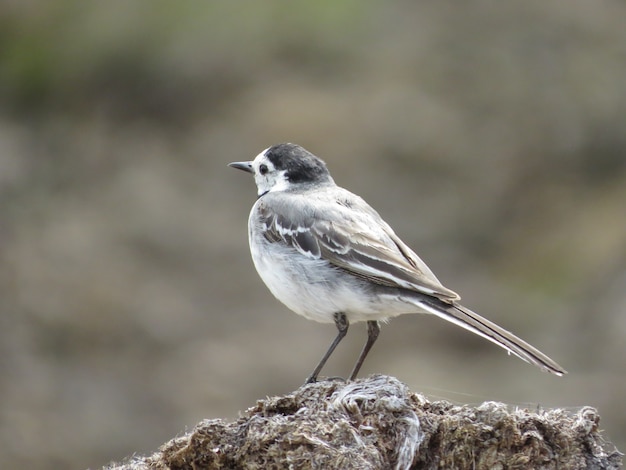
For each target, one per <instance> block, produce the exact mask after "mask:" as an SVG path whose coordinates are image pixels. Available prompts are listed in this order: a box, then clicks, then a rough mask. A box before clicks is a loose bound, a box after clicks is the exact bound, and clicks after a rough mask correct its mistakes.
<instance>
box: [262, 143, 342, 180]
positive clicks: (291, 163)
mask: <svg viewBox="0 0 626 470" xmlns="http://www.w3.org/2000/svg"><path fill="white" fill-rule="evenodd" d="M265 156H267V158H269V160H270V161H271V162H272V164H273V165H274V168H276V169H277V170H286V172H285V176H286V177H287V178H288V179H289V181H290V182H292V183H307V182H313V181H315V182H322V181H328V180H331V178H330V173H329V172H328V169H327V168H326V164H325V163H324V162H323V161H322V160H321V159H320V158H318V157H316V156H315V155H313V154H312V153H311V152H309V151H308V150H305V149H304V148H302V147H300V146H299V145H296V144H290V143H283V144H276V145H273V146H272V147H270V148H269V149H267V151H266V152H265Z"/></svg>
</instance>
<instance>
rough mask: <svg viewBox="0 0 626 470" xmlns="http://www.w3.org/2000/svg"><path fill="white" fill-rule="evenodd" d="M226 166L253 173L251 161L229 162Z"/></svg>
mask: <svg viewBox="0 0 626 470" xmlns="http://www.w3.org/2000/svg"><path fill="white" fill-rule="evenodd" d="M228 166H230V167H232V168H237V169H238V170H243V171H247V172H248V173H254V170H253V169H252V162H232V163H229V164H228Z"/></svg>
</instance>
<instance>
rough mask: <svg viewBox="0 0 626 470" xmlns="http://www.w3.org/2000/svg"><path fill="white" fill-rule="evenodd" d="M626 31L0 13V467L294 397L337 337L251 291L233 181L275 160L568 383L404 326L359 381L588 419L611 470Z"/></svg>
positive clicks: (472, 8)
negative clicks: (294, 160) (324, 167)
mask: <svg viewBox="0 0 626 470" xmlns="http://www.w3.org/2000/svg"><path fill="white" fill-rule="evenodd" d="M624 24H626V5H625V4H624V3H623V2H616V1H615V2H612V1H606V2H604V1H601V2H584V1H573V2H569V3H568V5H567V7H566V8H564V7H563V5H562V4H558V3H553V2H543V1H538V0H537V1H527V2H515V3H508V2H507V3H503V4H500V3H497V2H481V1H476V2H469V3H463V4H458V3H456V2H451V1H442V2H436V3H426V2H409V1H398V2H387V3H382V2H373V1H358V2H357V1H339V2H337V1H330V0H327V1H319V2H315V3H303V2H281V1H268V2H262V3H261V2H243V3H242V2H188V1H183V2H171V1H158V0H151V1H135V2H123V1H119V0H112V1H108V2H97V3H96V2H79V1H70V0H59V1H56V2H43V1H34V0H30V1H21V2H11V1H6V2H3V3H2V5H1V6H0V198H1V204H0V299H1V301H0V307H1V310H0V467H1V468H29V469H56V468H87V467H90V468H98V467H101V466H102V465H104V464H106V463H108V462H109V461H111V460H120V459H122V458H124V457H125V456H128V455H130V454H132V453H133V452H139V453H146V452H150V451H152V450H155V449H156V448H157V447H158V446H159V445H160V444H161V443H162V442H164V441H165V440H167V439H169V438H171V437H173V436H174V435H176V434H177V433H179V432H182V431H184V430H185V429H188V428H190V427H192V426H193V425H194V424H195V423H197V422H198V421H200V420H202V419H204V418H225V419H229V420H232V419H235V418H236V417H237V415H238V412H239V411H242V410H245V409H246V408H247V407H249V406H252V405H253V404H254V403H255V400H256V399H260V398H263V397H265V396H267V395H276V394H285V393H288V392H290V391H292V390H294V389H296V388H297V387H299V386H300V385H301V384H302V382H303V381H304V379H305V378H306V377H307V375H308V374H309V373H310V372H311V370H312V368H313V367H314V366H315V364H316V363H317V361H318V360H319V358H320V357H321V355H322V353H323V352H324V351H325V350H326V348H327V347H328V345H329V344H330V342H331V340H332V338H333V337H334V335H335V328H334V326H332V325H322V324H316V323H312V322H309V321H306V320H304V319H302V318H299V317H298V316H297V315H295V314H292V313H291V312H289V311H288V310H287V309H286V308H285V307H283V306H282V305H281V304H279V303H278V302H277V301H276V300H275V299H274V298H273V297H272V296H271V294H270V293H269V292H268V291H267V290H266V288H265V286H264V285H263V284H262V282H261V281H260V279H259V278H258V277H257V275H256V272H255V271H254V268H253V266H252V262H251V260H250V256H249V251H248V246H247V233H246V230H247V229H246V223H247V217H248V212H249V209H250V207H251V205H252V204H253V202H254V200H255V198H256V189H255V187H254V183H253V181H252V178H250V176H249V175H246V174H244V173H241V172H237V171H234V170H232V169H229V168H227V166H226V165H227V163H228V162H231V161H235V160H248V159H252V158H254V156H256V155H257V154H258V153H259V152H260V151H262V150H263V149H265V148H267V147H269V146H270V145H272V144H274V143H277V142H282V141H291V142H296V143H299V144H301V145H303V146H305V147H306V148H307V149H309V150H311V151H312V152H314V153H316V154H317V155H318V156H320V157H322V158H324V159H325V160H326V162H327V164H328V166H329V168H330V170H331V172H332V174H333V176H334V178H335V180H336V181H337V182H338V183H339V184H340V185H342V186H344V187H346V188H348V189H350V190H352V191H353V192H356V193H358V194H360V195H361V196H363V197H364V198H365V199H366V200H367V201H368V202H369V203H370V204H371V205H372V206H374V207H375V208H376V209H377V210H378V211H379V212H380V213H381V214H382V215H383V217H384V218H385V219H386V220H387V221H388V222H389V223H390V224H391V225H392V226H393V227H394V228H395V229H396V232H397V233H398V234H399V235H400V236H401V237H402V238H403V240H404V241H405V242H407V243H408V244H409V245H410V246H412V247H413V248H414V249H415V250H416V251H417V252H418V253H419V254H420V255H421V256H422V258H424V260H425V261H426V262H427V263H428V264H429V265H430V266H431V268H432V269H433V270H434V271H435V273H436V274H437V275H438V277H439V278H440V279H441V280H442V282H443V283H444V284H445V285H447V286H449V287H450V288H452V289H454V290H456V291H457V292H459V293H460V294H461V295H462V296H463V301H464V303H465V304H466V305H467V306H469V307H471V308H473V309H474V310H476V311H478V312H480V313H482V314H483V315H485V316H487V317H488V318H490V319H491V320H493V321H495V322H497V323H499V324H500V325H502V326H504V327H506V328H508V329H510V330H512V331H513V332H515V333H516V334H518V335H519V336H521V337H522V338H524V339H526V340H527V341H529V342H530V343H531V344H533V345H535V346H537V347H538V348H540V349H541V350H542V351H544V352H546V353H547V354H548V355H550V356H551V357H553V358H554V359H555V360H557V362H559V363H560V364H562V365H563V366H564V367H565V368H566V369H568V371H569V374H568V375H567V376H565V377H563V378H557V377H553V376H549V375H548V374H544V373H541V372H540V371H539V370H538V369H535V368H533V367H531V366H529V365H527V364H525V363H523V362H522V361H520V360H518V359H517V358H514V357H508V356H507V354H506V353H505V352H504V351H502V350H501V349H499V348H497V347H495V346H493V345H492V344H490V343H488V342H486V341H484V340H482V339H480V338H477V337H474V336H472V335H471V334H469V333H466V332H465V331H464V330H461V329H459V328H457V327H455V326H453V325H449V324H445V323H444V322H442V321H441V320H439V319H437V318H431V317H427V316H415V315H406V316H403V317H400V318H398V319H395V320H393V321H392V322H390V323H389V324H388V325H385V326H384V327H383V329H382V333H381V336H380V339H379V341H378V343H377V344H376V346H375V347H374V349H373V351H372V353H371V354H370V356H369V358H368V360H367V361H366V363H365V366H364V368H363V370H362V374H363V375H367V374H371V373H384V374H388V375H393V376H395V377H398V378H399V379H400V380H401V381H403V382H405V383H406V384H408V385H409V387H410V388H411V389H412V390H413V391H416V392H421V393H424V394H426V395H427V396H429V397H430V398H433V399H449V400H453V401H455V402H460V403H480V402H482V401H485V400H496V401H502V402H505V403H508V404H510V405H512V406H529V407H532V408H536V407H537V406H540V407H565V408H568V409H571V410H577V409H578V408H579V407H580V406H582V405H591V406H594V407H597V408H598V409H599V412H600V415H601V416H602V422H601V427H602V428H603V429H605V431H606V436H607V438H608V439H610V440H612V441H613V442H614V443H615V444H617V445H618V447H619V448H621V449H622V450H624V449H626V408H625V407H624V396H625V395H626V360H625V358H626V342H625V341H624V337H625V336H626V316H625V315H624V313H625V311H626V250H625V246H626V216H625V215H626V210H625V207H626V120H625V117H624V116H626V28H624ZM364 341H365V327H364V325H363V324H357V325H354V326H353V327H352V328H351V331H350V334H349V335H348V337H347V338H346V340H345V341H344V343H342V345H341V346H340V347H339V348H338V350H337V351H336V353H335V355H334V356H333V357H332V359H331V361H330V362H329V364H328V366H327V368H326V369H325V370H324V372H325V373H326V374H328V375H343V376H345V375H346V374H348V372H349V371H350V369H351V367H352V365H353V363H354V361H355V359H356V357H357V355H358V352H359V350H360V348H361V346H362V344H363V343H364Z"/></svg>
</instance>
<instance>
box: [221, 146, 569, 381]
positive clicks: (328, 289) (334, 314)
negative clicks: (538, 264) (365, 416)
mask: <svg viewBox="0 0 626 470" xmlns="http://www.w3.org/2000/svg"><path fill="white" fill-rule="evenodd" d="M228 166H230V167H232V168H235V169H239V170H243V171H245V172H247V173H251V174H252V175H253V176H254V180H255V183H256V187H257V196H258V197H257V200H256V202H255V203H254V205H253V206H252V210H251V211H250V216H249V218H248V240H249V245H250V253H251V255H252V260H253V263H254V266H255V268H256V270H257V272H258V274H259V276H260V277H261V279H262V280H263V282H264V283H265V285H266V286H267V287H268V289H269V290H270V292H271V293H272V294H273V295H274V296H275V297H276V298H277V299H278V300H279V301H280V302H282V303H283V304H284V305H285V306H286V307H287V308H289V309H290V310H292V311H294V312H295V313H297V314H299V315H301V316H303V317H304V318H306V319H309V320H314V321H317V322H321V323H334V324H335V326H336V328H337V335H336V336H335V338H334V340H333V341H332V343H331V344H330V346H329V348H328V350H327V351H326V353H325V354H324V355H323V356H322V359H321V360H320V361H319V363H318V364H317V366H316V367H315V369H314V370H313V372H312V373H311V374H310V375H309V376H308V378H307V379H306V382H305V383H313V382H316V381H317V380H318V376H319V374H320V372H321V371H322V368H323V367H324V365H325V364H326V362H327V360H328V358H329V357H330V356H331V355H332V353H333V351H334V350H335V348H336V347H337V345H338V344H339V343H340V342H341V340H342V339H343V338H344V337H345V336H346V334H347V332H348V328H349V326H350V324H352V323H356V322H363V321H364V322H366V323H367V340H366V342H365V345H364V346H363V349H362V350H361V353H360V355H359V356H358V359H357V361H356V363H355V365H354V367H353V369H352V372H351V374H350V376H349V379H348V380H350V381H353V380H355V379H356V377H357V375H358V373H359V370H360V369H361V366H362V365H363V362H364V360H365V358H366V356H367V355H368V353H369V352H370V349H371V348H372V346H373V345H374V343H375V342H376V339H377V338H378V335H379V332H380V324H381V323H384V322H386V321H387V320H389V319H391V318H393V317H396V316H398V315H402V314H408V313H427V314H433V315H436V316H437V317H439V318H442V319H444V320H447V321H449V322H451V323H454V324H455V325H458V326H460V327H462V328H465V329H466V330H469V331H471V332H472V333H475V334H477V335H479V336H481V337H483V338H485V339H487V340H489V341H491V342H493V343H495V344H497V345H498V346H500V347H502V348H504V349H505V350H507V351H508V352H509V354H513V355H515V356H517V357H519V358H520V359H522V360H524V361H526V362H528V363H530V364H533V365H535V366H537V367H539V368H540V369H542V370H543V371H546V372H549V373H552V374H554V375H557V376H561V375H563V374H565V373H567V372H566V371H565V369H563V368H562V367H561V366H560V365H559V364H557V363H556V362H555V361H553V360H552V359H550V358H549V357H548V356H546V355H545V354H544V353H542V352H541V351H539V350H538V349H536V348H535V347H533V346H531V345H530V344H528V343H527V342H525V341H524V340H522V339H520V338H518V337H517V336H515V335H513V334H512V333H510V332H509V331H507V330H505V329H504V328H502V327H500V326H498V325H496V324H495V323H493V322H491V321H489V320H487V319H486V318H483V317H482V316H480V315H479V314H477V313H475V312H473V311H472V310H470V309H468V308H466V307H464V306H463V305H461V304H460V303H459V301H460V298H461V297H460V296H459V295H458V294H457V293H456V292H454V291H452V290H450V289H448V288H447V287H445V286H444V285H443V284H442V283H441V282H440V281H439V279H437V277H435V275H434V274H433V272H432V271H431V270H430V268H429V267H428V266H427V265H426V263H425V262H424V261H422V259H421V258H420V257H419V256H418V255H417V254H416V253H415V252H414V251H413V250H412V249H411V248H409V246H408V245H406V244H405V243H404V242H403V241H402V240H401V239H400V238H399V237H398V236H397V235H396V233H395V232H394V230H393V229H392V228H391V226H390V225H389V224H388V223H387V222H385V221H384V220H383V219H382V217H381V216H380V215H379V214H378V212H376V211H375V210H374V209H373V208H372V207H371V206H370V205H369V204H368V203H367V202H365V200H363V199H362V198H361V197H360V196H357V195H356V194H353V193H351V192H350V191H348V190H347V189H344V188H342V187H340V186H338V185H337V184H335V181H334V180H333V178H332V177H331V175H330V172H329V170H328V168H327V166H326V163H325V162H324V161H323V160H322V159H320V158H319V157H317V156H315V155H314V154H312V153H311V152H309V151H308V150H306V149H304V148H303V147H301V146H299V145H297V144H293V143H279V144H276V145H273V146H271V147H269V148H267V149H265V150H264V151H262V152H261V153H259V154H258V155H257V156H256V157H255V158H254V160H252V161H240V162H232V163H229V165H228Z"/></svg>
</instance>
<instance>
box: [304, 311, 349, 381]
mask: <svg viewBox="0 0 626 470" xmlns="http://www.w3.org/2000/svg"><path fill="white" fill-rule="evenodd" d="M334 318H335V326H336V327H337V336H336V337H335V339H334V340H333V342H332V344H331V345H330V347H329V348H328V351H326V354H324V357H322V360H321V361H320V363H319V364H318V365H317V367H316V368H315V370H314V371H313V373H312V374H311V375H309V378H308V379H306V382H305V383H307V384H310V383H313V382H316V381H317V376H318V375H319V373H320V371H321V370H322V367H324V364H326V361H327V360H328V358H329V357H330V355H331V354H332V353H333V351H334V350H335V348H336V347H337V345H338V344H339V343H340V342H341V340H342V339H343V337H344V336H346V333H348V327H349V326H350V323H349V322H348V319H347V318H346V314H345V313H343V312H337V313H335V314H334Z"/></svg>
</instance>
